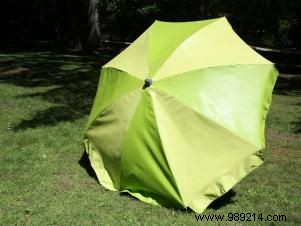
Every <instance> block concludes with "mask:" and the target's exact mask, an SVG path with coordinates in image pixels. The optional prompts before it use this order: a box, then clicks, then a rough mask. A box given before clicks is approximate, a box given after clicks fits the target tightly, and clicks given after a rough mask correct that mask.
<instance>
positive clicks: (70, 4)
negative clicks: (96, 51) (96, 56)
mask: <svg viewBox="0 0 301 226" xmlns="http://www.w3.org/2000/svg"><path fill="white" fill-rule="evenodd" d="M97 4H98V0H67V14H68V49H69V50H71V51H81V50H83V49H84V48H96V47H98V46H99V45H100V31H99V24H98V11H97Z"/></svg>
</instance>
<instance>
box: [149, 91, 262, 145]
mask: <svg viewBox="0 0 301 226" xmlns="http://www.w3.org/2000/svg"><path fill="white" fill-rule="evenodd" d="M156 89H157V90H158V91H159V92H158V93H159V94H160V91H161V92H163V93H165V94H167V95H168V96H169V97H172V98H174V99H175V100H176V101H177V102H179V103H180V104H181V105H183V106H184V107H185V108H188V109H190V110H192V111H194V112H195V113H197V114H198V115H199V116H201V117H203V118H205V119H206V120H208V121H210V122H211V123H213V124H215V125H217V126H218V127H220V128H222V129H224V130H226V131H227V132H228V133H230V134H231V135H233V136H234V137H237V138H238V139H239V140H241V141H242V142H244V143H245V144H248V145H251V146H253V147H255V148H256V149H262V148H261V147H257V146H256V145H255V144H252V143H250V142H248V141H246V140H244V139H243V138H241V137H240V136H239V135H237V134H236V133H234V132H232V131H231V130H229V129H228V128H226V127H223V126H221V125H220V124H218V123H216V122H215V121H213V120H212V119H210V118H208V117H207V116H204V115H202V114H201V113H200V112H198V111H196V110H195V109H193V108H191V107H189V106H187V105H186V104H184V103H182V101H180V100H179V99H178V98H177V97H175V96H173V95H171V94H170V93H169V92H167V91H165V90H163V89H161V88H158V87H157V88H156ZM154 90H155V89H154Z"/></svg>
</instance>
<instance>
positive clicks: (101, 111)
mask: <svg viewBox="0 0 301 226" xmlns="http://www.w3.org/2000/svg"><path fill="white" fill-rule="evenodd" d="M138 90H140V88H138V89H135V90H132V91H130V92H128V93H127V94H126V95H124V96H121V97H119V98H117V99H116V100H114V101H113V102H112V103H111V104H109V105H108V106H106V107H104V108H103V109H101V110H100V111H99V112H98V113H97V114H96V116H95V118H94V119H93V120H92V121H91V122H90V124H89V125H88V126H87V128H86V129H85V131H87V130H89V129H90V128H91V126H92V125H93V123H94V122H95V121H96V120H97V119H98V118H99V117H100V115H101V114H102V113H103V112H104V111H106V110H107V109H108V108H110V107H112V106H113V105H114V104H115V103H116V102H117V101H119V100H120V99H122V98H123V97H126V96H128V95H131V94H132V93H134V92H137V91H138ZM140 98H141V97H140ZM139 102H140V100H139ZM139 102H138V103H139ZM136 107H137V106H136Z"/></svg>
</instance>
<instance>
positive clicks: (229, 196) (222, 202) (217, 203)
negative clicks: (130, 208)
mask: <svg viewBox="0 0 301 226" xmlns="http://www.w3.org/2000/svg"><path fill="white" fill-rule="evenodd" d="M120 195H121V196H124V197H127V198H130V199H136V200H138V199H137V198H135V197H134V196H132V195H131V194H129V193H128V192H122V193H120ZM235 195H236V192H235V191H233V190H232V189H231V190H229V191H228V192H227V193H225V194H224V195H223V196H221V197H219V198H218V199H216V200H214V201H213V202H212V203H211V204H210V205H209V206H208V207H207V209H214V210H218V209H220V208H222V207H225V206H227V205H229V204H232V203H234V202H235V201H234V200H233V198H234V197H235ZM144 196H145V197H148V195H147V194H144ZM159 203H160V205H162V206H164V207H165V208H169V209H170V208H171V209H174V210H176V211H180V212H188V213H191V212H193V211H192V210H191V209H190V208H187V209H183V208H175V207H174V206H173V205H170V202H166V201H162V202H159Z"/></svg>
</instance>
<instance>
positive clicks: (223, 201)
mask: <svg viewBox="0 0 301 226" xmlns="http://www.w3.org/2000/svg"><path fill="white" fill-rule="evenodd" d="M235 195H236V192H235V191H233V190H232V189H231V190H229V191H228V192H227V193H225V194H224V195H223V196H221V197H219V198H218V199H216V200H214V201H213V202H212V203H211V204H210V205H209V206H208V208H209V209H214V210H218V209H220V208H222V207H224V206H227V205H229V204H231V203H234V200H233V198H234V197H235Z"/></svg>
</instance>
